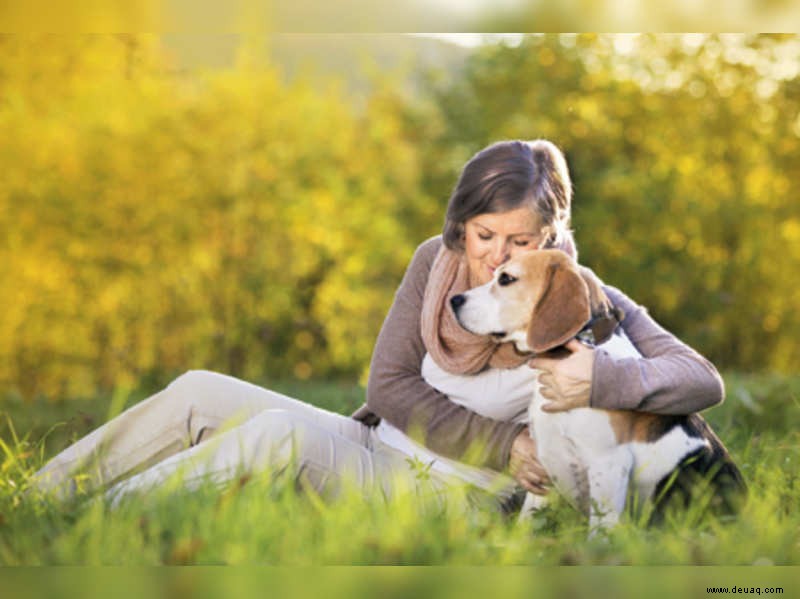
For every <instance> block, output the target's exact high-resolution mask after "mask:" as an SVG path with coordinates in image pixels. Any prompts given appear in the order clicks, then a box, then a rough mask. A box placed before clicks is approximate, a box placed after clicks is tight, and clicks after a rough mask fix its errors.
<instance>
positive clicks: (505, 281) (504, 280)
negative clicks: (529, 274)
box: [497, 272, 517, 287]
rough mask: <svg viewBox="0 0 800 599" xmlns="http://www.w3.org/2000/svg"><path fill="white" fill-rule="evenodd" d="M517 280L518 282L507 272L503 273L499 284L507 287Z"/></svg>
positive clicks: (498, 280)
mask: <svg viewBox="0 0 800 599" xmlns="http://www.w3.org/2000/svg"><path fill="white" fill-rule="evenodd" d="M516 280H517V277H512V276H511V275H510V274H508V273H507V272H501V273H500V276H499V277H497V284H498V285H500V286H501V287H505V286H506V285H510V284H511V283H513V282H514V281H516Z"/></svg>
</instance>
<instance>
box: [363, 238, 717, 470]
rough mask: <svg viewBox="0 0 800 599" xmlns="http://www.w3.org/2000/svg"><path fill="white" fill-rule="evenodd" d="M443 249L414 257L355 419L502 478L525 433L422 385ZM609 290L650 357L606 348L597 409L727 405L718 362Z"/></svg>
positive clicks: (599, 353)
mask: <svg viewBox="0 0 800 599" xmlns="http://www.w3.org/2000/svg"><path fill="white" fill-rule="evenodd" d="M441 245H442V239H441V236H437V237H433V238H431V239H428V240H427V241H425V242H424V243H422V244H421V245H420V246H419V247H418V248H417V250H416V252H415V253H414V257H413V258H412V260H411V264H410V265H409V267H408V269H407V270H406V273H405V276H404V277H403V280H402V282H401V283H400V287H399V288H398V290H397V292H396V294H395V298H394V302H393V303H392V306H391V308H390V309H389V313H388V314H387V316H386V319H385V321H384V323H383V326H382V327H381V330H380V333H379V334H378V339H377V342H376V343H375V349H374V351H373V354H372V361H371V364H370V372H369V380H368V383H367V402H366V404H365V405H364V406H362V407H361V408H359V409H358V410H357V411H356V412H355V413H354V414H353V417H354V418H356V419H357V420H360V421H362V422H364V423H365V424H368V425H374V424H376V423H377V422H378V421H379V419H380V418H385V419H386V420H387V421H388V422H389V423H391V424H392V425H394V426H395V427H397V428H399V429H400V430H402V431H404V432H405V433H406V434H408V435H409V436H411V437H413V438H415V439H417V440H418V441H420V442H422V443H423V444H424V445H425V446H427V447H428V448H430V449H432V450H433V451H436V452H437V453H439V454H441V455H444V456H446V457H450V458H453V459H456V460H462V461H466V462H469V463H472V464H475V465H479V466H484V467H488V468H492V469H495V470H498V471H502V470H505V469H506V467H507V466H508V458H509V453H510V450H511V444H512V443H513V441H514V439H515V438H516V436H517V435H518V434H519V433H520V432H521V431H522V429H523V427H524V425H521V424H514V423H511V422H502V421H499V420H493V419H491V418H486V417H483V416H481V415H479V414H476V413H475V412H472V411H471V410H468V409H467V408H464V407H463V406H460V405H458V404H456V403H455V402H453V401H450V399H449V398H448V397H447V396H446V395H444V394H442V393H440V392H439V391H437V390H436V389H434V388H433V387H431V386H430V385H428V384H427V383H426V382H425V380H424V379H423V378H422V374H421V366H422V360H423V358H424V356H425V346H424V345H423V343H422V335H421V332H420V313H421V311H422V298H423V295H424V292H425V285H426V284H427V281H428V276H429V274H430V270H431V266H432V264H433V260H434V258H435V257H436V254H437V252H438V251H439V248H440V247H441ZM604 290H605V292H606V294H607V295H608V296H609V298H610V299H611V301H612V302H613V304H614V305H615V306H617V307H620V308H622V309H623V310H624V311H625V319H624V320H623V322H622V325H621V326H622V328H623V329H624V331H625V333H626V334H627V335H628V337H629V338H630V340H631V342H632V343H633V344H634V346H636V348H637V349H638V350H639V353H641V355H642V356H643V357H642V358H626V359H623V360H612V359H611V358H610V357H609V355H608V354H607V353H606V352H605V351H603V348H602V346H600V347H598V348H597V350H596V355H595V362H594V371H593V374H592V390H591V397H590V404H591V405H592V406H593V407H597V408H605V409H612V410H620V409H622V410H637V411H644V412H653V413H656V414H689V413H692V412H699V411H701V410H704V409H706V408H709V407H711V406H713V405H716V404H718V403H720V402H721V401H722V399H723V397H724V387H723V383H722V378H721V377H720V375H719V373H718V372H717V370H716V368H715V367H714V365H713V364H711V362H709V361H708V360H706V359H705V358H704V357H703V356H701V355H700V354H699V353H697V352H696V351H695V350H693V349H692V348H690V347H689V346H688V345H686V344H685V343H682V342H681V341H680V340H679V339H677V338H676V337H675V336H674V335H672V334H670V333H669V332H667V331H666V330H665V329H663V328H662V327H661V326H659V325H658V324H657V323H656V322H655V321H654V320H653V319H652V318H651V317H650V315H649V314H648V313H647V310H646V309H645V308H643V307H642V306H639V305H638V304H636V303H634V302H633V301H632V300H631V299H630V298H628V297H627V296H626V295H625V294H623V293H622V292H621V291H619V290H618V289H615V288H614V287H609V286H605V287H604ZM476 447H477V448H478V449H477V450H476Z"/></svg>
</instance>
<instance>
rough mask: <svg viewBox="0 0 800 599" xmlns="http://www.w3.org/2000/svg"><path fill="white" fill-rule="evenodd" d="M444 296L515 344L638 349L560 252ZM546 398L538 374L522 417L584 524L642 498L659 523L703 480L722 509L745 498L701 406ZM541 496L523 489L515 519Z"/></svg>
mask: <svg viewBox="0 0 800 599" xmlns="http://www.w3.org/2000/svg"><path fill="white" fill-rule="evenodd" d="M450 303H451V306H452V308H453V311H454V313H455V315H456V318H457V319H458V321H459V323H460V324H461V326H463V327H464V328H465V329H467V330H468V331H471V332H473V333H475V334H478V335H491V336H492V337H494V338H495V339H496V340H497V341H498V342H504V341H510V342H513V343H514V344H515V345H516V347H517V349H518V350H519V351H521V352H529V353H531V354H541V353H544V352H548V351H551V350H554V349H556V348H559V347H560V346H562V345H564V344H565V343H566V342H567V341H569V340H570V339H572V338H575V337H578V339H582V340H583V341H584V342H587V339H586V337H588V338H589V341H590V342H592V343H595V344H600V343H603V349H604V350H605V351H607V352H608V353H609V354H610V355H611V356H612V357H619V358H622V357H641V356H640V354H639V353H638V351H637V350H636V348H635V347H634V346H633V344H632V343H631V342H630V340H629V339H628V338H627V336H626V335H625V334H624V332H623V331H622V330H621V328H619V327H617V324H618V323H619V321H621V320H622V318H623V317H624V315H623V314H622V313H621V311H619V310H617V309H615V308H613V307H612V306H611V305H610V302H609V301H608V299H607V297H606V296H605V293H603V290H602V288H601V287H600V283H599V281H598V280H597V279H596V278H595V277H594V275H593V274H592V272H591V271H590V270H589V269H585V268H583V267H581V266H578V265H577V264H576V263H575V262H574V261H573V260H572V259H571V258H570V257H569V256H567V255H566V254H564V253H563V252H561V251H558V250H541V251H536V252H528V253H525V254H523V255H520V256H517V257H516V258H514V259H512V260H510V261H509V262H508V263H506V264H505V265H504V266H503V267H501V268H498V269H497V271H496V272H495V276H494V278H493V280H492V281H490V282H489V283H487V284H486V285H483V286H481V287H476V288H474V289H471V290H469V291H467V292H465V293H463V294H460V295H456V296H454V297H453V298H451V300H450ZM587 323H588V324H587ZM545 401H546V400H545V399H544V398H543V397H542V395H541V394H540V392H539V383H538V380H537V382H536V384H535V388H534V390H533V393H532V400H531V402H530V405H529V409H528V420H529V430H530V434H531V436H532V437H533V438H534V439H535V440H536V443H537V452H538V458H539V461H540V462H541V463H542V465H543V466H544V468H545V469H546V470H547V472H548V474H549V475H550V478H551V480H552V482H553V485H554V487H555V489H556V490H557V491H559V492H560V493H561V494H563V495H564V496H565V497H566V498H567V499H568V501H569V502H570V503H571V504H572V505H573V506H574V507H576V508H577V509H579V510H580V511H582V512H583V513H584V514H585V515H586V516H588V517H589V525H590V531H596V530H598V529H600V528H609V527H612V526H613V525H615V524H616V523H617V522H618V520H619V518H620V515H621V514H622V513H623V511H624V510H625V509H626V506H627V507H629V508H631V509H632V510H633V511H634V513H640V511H641V509H642V508H643V507H644V506H645V502H646V501H648V500H649V501H650V502H651V506H652V507H653V510H652V512H651V515H650V522H657V521H659V520H661V519H663V517H664V510H665V509H666V506H667V505H668V504H669V503H671V502H672V501H673V500H678V501H679V502H682V503H679V505H682V506H688V503H689V501H690V499H691V497H692V495H693V493H694V492H695V491H697V490H698V486H699V485H702V484H704V483H703V480H704V479H705V480H707V481H709V483H710V491H711V493H712V497H711V503H712V504H713V505H714V507H719V508H722V510H724V512H725V513H733V512H734V511H735V509H736V506H737V505H738V501H739V499H741V498H742V497H743V494H744V492H745V490H746V487H745V484H744V480H743V478H742V476H741V474H740V472H739V470H738V468H737V467H736V465H735V464H734V463H733V461H732V460H731V458H730V456H729V455H728V453H727V451H726V450H725V447H724V446H723V445H722V442H721V441H720V440H719V439H718V438H717V436H716V435H715V434H714V433H713V432H712V430H711V429H710V428H709V426H708V425H707V424H706V422H705V421H704V420H703V418H702V417H701V416H700V415H698V414H691V415H686V416H672V415H658V414H651V413H645V412H634V411H625V410H603V409H595V408H578V409H574V410H569V411H566V412H558V413H547V412H544V411H542V409H541V408H542V405H543V404H544V402H545ZM544 503H545V498H544V497H542V496H539V495H534V494H532V493H528V494H527V496H526V498H525V502H524V504H523V506H522V510H521V513H520V518H521V519H524V518H526V517H529V516H530V515H531V514H532V513H533V511H534V510H537V509H540V508H541V507H542V506H543V505H544Z"/></svg>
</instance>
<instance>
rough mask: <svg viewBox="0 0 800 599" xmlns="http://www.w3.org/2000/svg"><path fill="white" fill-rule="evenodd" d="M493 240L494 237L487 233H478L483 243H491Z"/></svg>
mask: <svg viewBox="0 0 800 599" xmlns="http://www.w3.org/2000/svg"><path fill="white" fill-rule="evenodd" d="M491 238H492V236H491V235H487V234H486V233H478V239H482V240H483V241H489V240H490V239H491Z"/></svg>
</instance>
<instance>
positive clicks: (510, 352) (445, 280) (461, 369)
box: [421, 246, 531, 374]
mask: <svg viewBox="0 0 800 599" xmlns="http://www.w3.org/2000/svg"><path fill="white" fill-rule="evenodd" d="M469 287H470V285H469V265H468V264H467V260H466V258H465V257H464V255H463V254H459V253H457V252H454V251H452V250H448V249H447V248H446V247H445V246H442V248H441V249H440V250H439V253H438V254H437V255H436V259H435V260H434V262H433V266H432V267H431V272H430V275H429V276H428V284H427V285H426V287H425V296H424V299H423V302H422V314H421V327H422V341H423V343H424V344H425V349H426V350H428V353H429V354H430V355H431V358H433V360H434V361H435V362H436V364H438V365H439V367H440V368H442V369H444V370H446V371H447V372H450V373H453V374H475V373H477V372H480V371H481V370H483V369H484V368H486V367H487V366H490V367H492V368H515V367H517V366H521V365H522V364H524V363H525V362H526V361H528V360H530V359H531V354H522V353H520V352H518V351H517V348H516V347H515V346H514V344H513V343H497V342H495V341H494V340H492V338H491V337H489V336H484V335H475V334H473V333H470V332H469V331H467V330H466V329H464V328H463V327H462V326H461V325H460V324H458V321H457V320H456V317H455V314H453V310H452V308H451V307H450V298H451V297H453V296H454V295H458V294H459V293H463V292H464V291H466V290H467V289H469Z"/></svg>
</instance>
